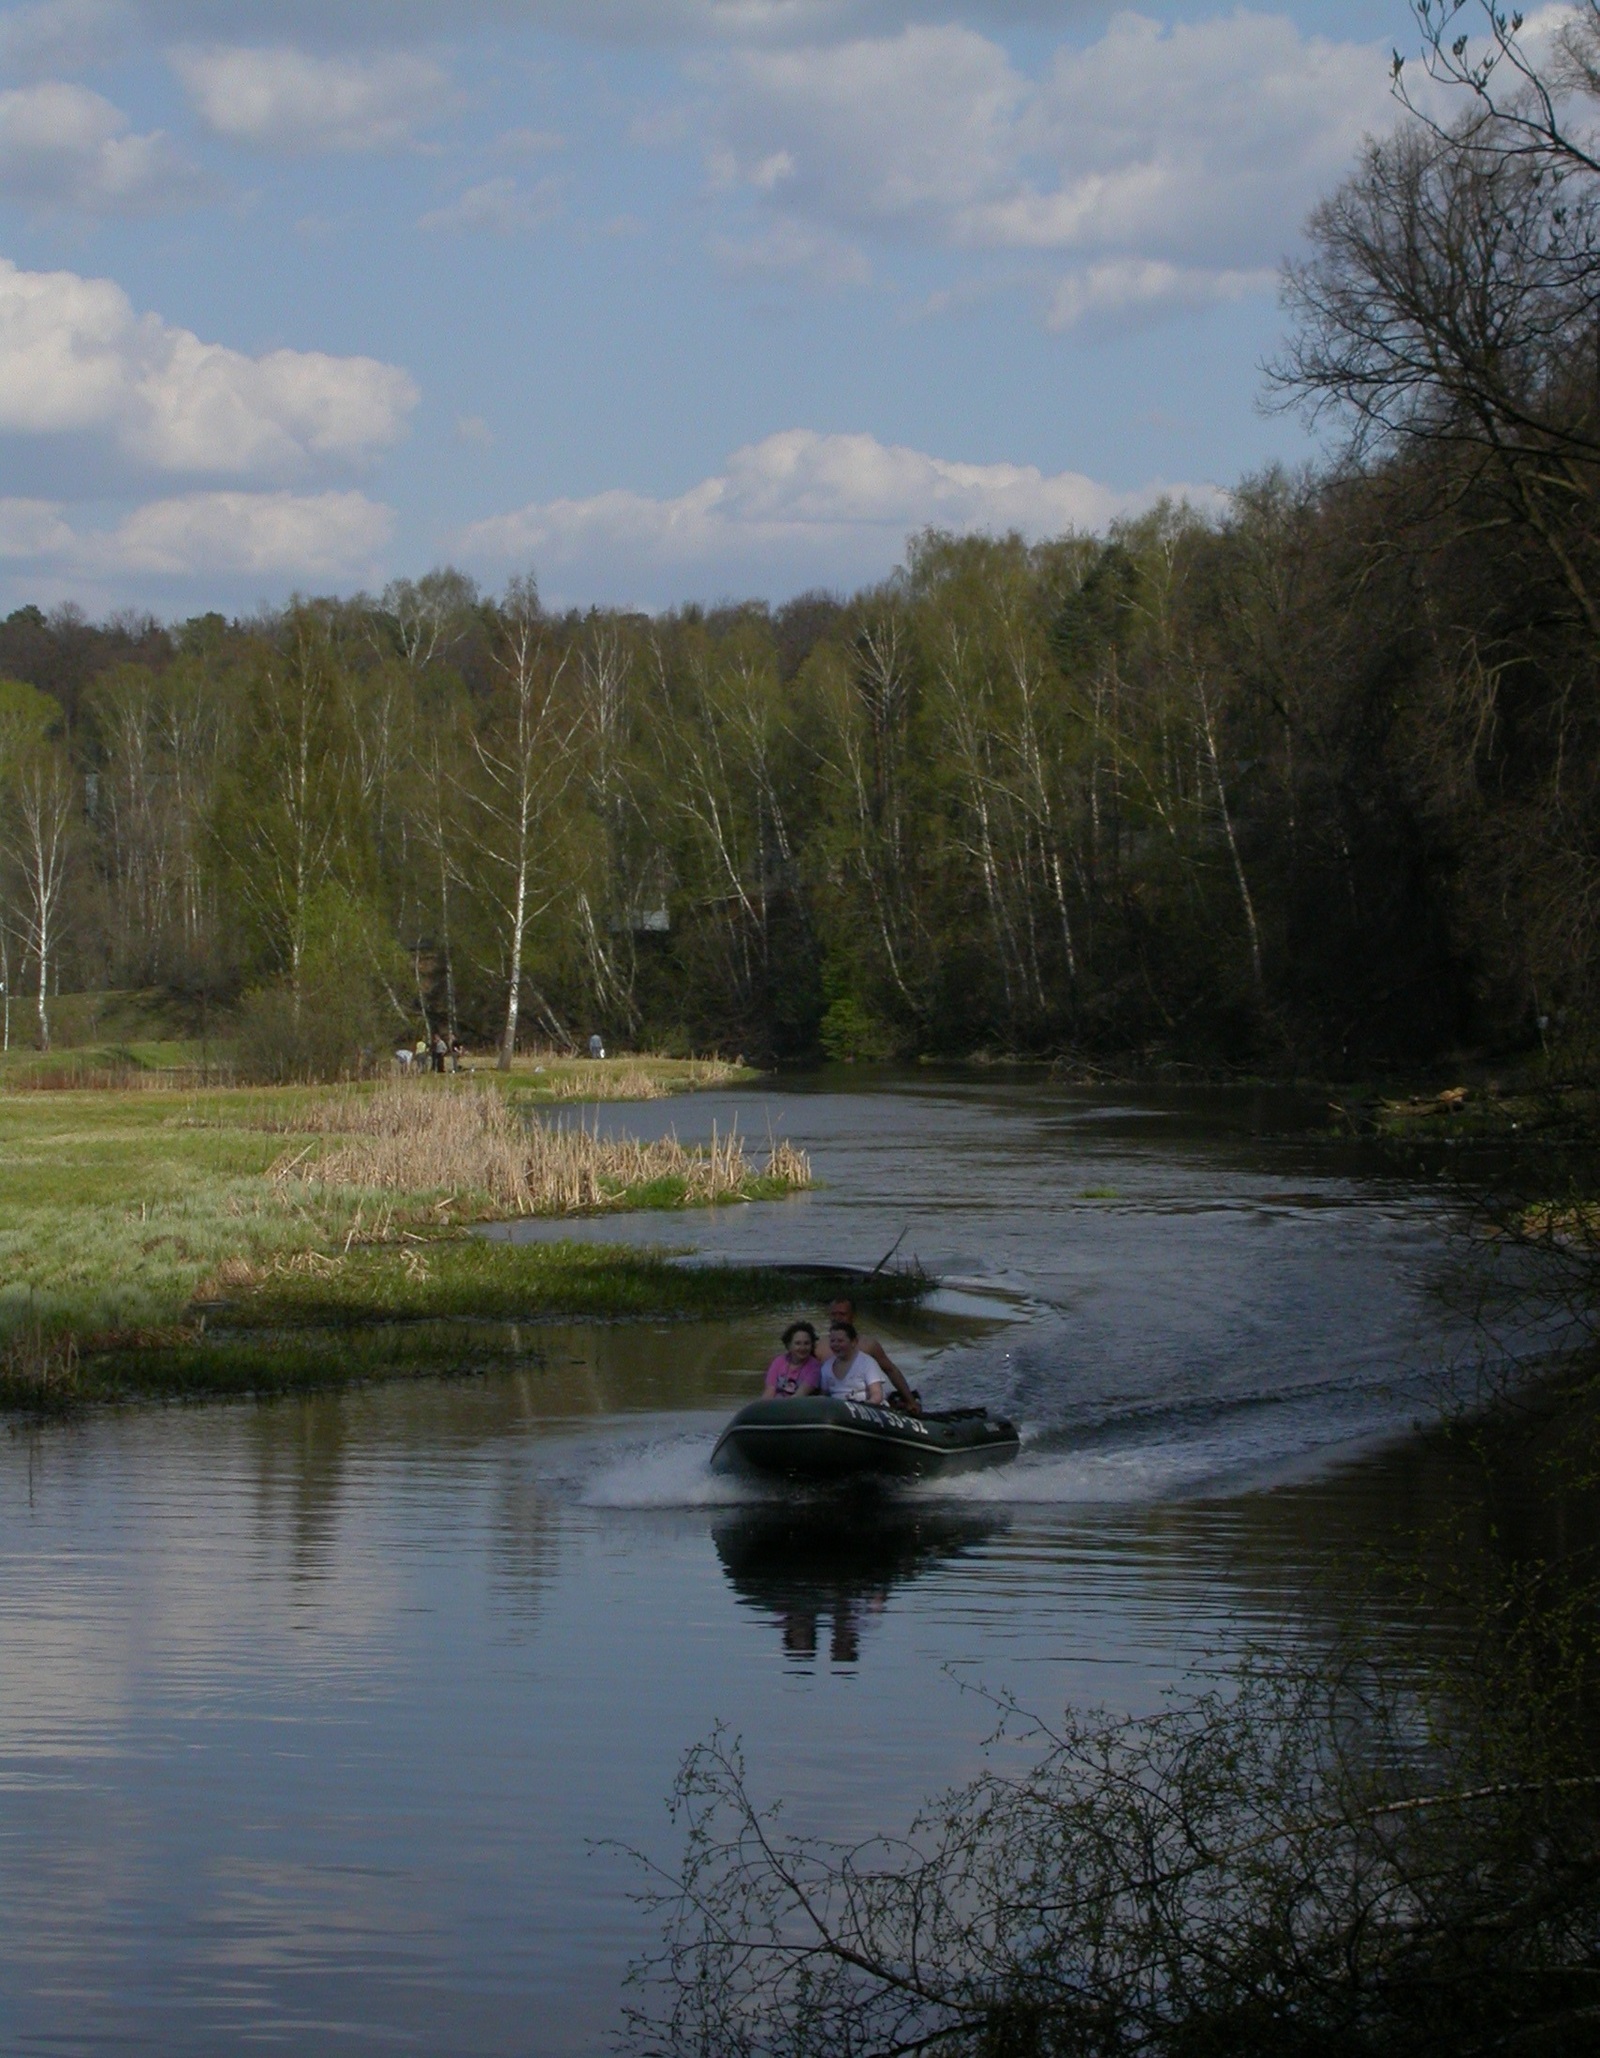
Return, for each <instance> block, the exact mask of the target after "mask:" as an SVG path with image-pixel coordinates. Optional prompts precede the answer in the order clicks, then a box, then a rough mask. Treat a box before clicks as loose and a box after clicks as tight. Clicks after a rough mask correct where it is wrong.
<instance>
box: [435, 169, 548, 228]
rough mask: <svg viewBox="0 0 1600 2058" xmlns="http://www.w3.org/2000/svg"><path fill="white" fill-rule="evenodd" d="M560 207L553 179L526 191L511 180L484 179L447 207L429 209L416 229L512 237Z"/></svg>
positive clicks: (546, 217) (535, 225)
mask: <svg viewBox="0 0 1600 2058" xmlns="http://www.w3.org/2000/svg"><path fill="white" fill-rule="evenodd" d="M560 204H561V190H560V187H559V185H558V184H557V182H556V181H555V180H554V179H541V180H540V181H539V183H538V185H536V186H534V187H532V188H530V189H529V190H528V191H527V192H524V191H523V189H522V188H521V187H520V186H519V185H518V184H517V182H516V180H515V179H508V178H496V179H485V180H484V181H483V183H482V184H481V185H478V186H469V187H468V188H467V190H466V192H465V193H463V194H462V195H461V196H460V197H459V198H458V199H456V200H452V201H450V202H449V204H448V205H447V206H444V207H435V208H431V209H430V210H429V211H428V213H426V214H425V215H423V216H422V218H421V220H420V221H419V222H418V223H417V227H418V228H419V229H425V230H427V231H429V232H430V233H435V234H446V235H472V234H475V233H479V232H482V231H485V230H487V231H488V232H489V233H490V234H491V235H496V236H516V235H520V234H521V233H522V232H523V231H524V230H527V229H534V228H537V227H538V225H539V224H540V222H544V221H548V220H549V219H550V217H551V215H553V214H555V213H556V212H557V210H558V208H559V207H560Z"/></svg>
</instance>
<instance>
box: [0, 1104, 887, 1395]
mask: <svg viewBox="0 0 1600 2058" xmlns="http://www.w3.org/2000/svg"><path fill="white" fill-rule="evenodd" d="M524 1083H525V1082H524V1081H522V1080H520V1079H519V1080H518V1081H517V1084H518V1085H519V1086H522V1085H523V1084H524ZM323 1091H325V1089H320V1088H285V1089H276V1090H264V1089H250V1088H237V1089H227V1090H207V1091H204V1092H196V1093H174V1092H164V1091H132V1092H82V1093H69V1092H61V1093H23V1094H14V1095H13V1094H0V1406H5V1405H12V1406H16V1405H30V1406H32V1405H37V1404H38V1403H39V1402H40V1401H41V1400H44V1401H48V1400H50V1399H51V1397H52V1395H53V1396H54V1398H55V1399H56V1400H57V1401H63V1400H67V1399H71V1398H73V1397H89V1398H93V1397H98V1396H109V1395H113V1394H117V1395H120V1394H130V1393H136V1392H139V1393H162V1394H173V1393H188V1392H195V1393H199V1392H214V1393H225V1392H241V1391H246V1390H278V1389H281V1388H283V1387H285V1386H300V1385H309V1384H330V1383H338V1382H339V1381H341V1380H344V1379H347V1378H351V1377H356V1378H364V1377H372V1376H377V1374H378V1372H379V1371H380V1370H386V1371H388V1372H391V1373H392V1372H394V1371H397V1370H398V1371H406V1370H412V1371H418V1370H434V1371H442V1370H452V1369H470V1367H471V1366H473V1365H477V1364H479V1363H480V1362H481V1361H482V1359H483V1357H484V1347H483V1341H482V1336H481V1329H482V1325H483V1324H484V1323H485V1322H486V1321H500V1322H504V1321H522V1320H530V1319H539V1320H545V1319H551V1318H553V1317H556V1316H563V1315H564V1316H571V1317H575V1318H579V1319H585V1320H587V1319H599V1318H603V1319H616V1318H628V1317H644V1316H653V1317H676V1316H699V1317H708V1316H716V1315H721V1314H728V1313H733V1312H743V1311H750V1310H753V1309H757V1308H763V1307H767V1306H774V1307H776V1306H781V1305H787V1304H789V1303H792V1302H793V1301H794V1300H795V1299H796V1297H797V1294H803V1293H805V1292H806V1291H808V1290H809V1289H808V1288H807V1287H806V1284H805V1282H797V1281H796V1280H795V1278H794V1277H793V1276H792V1275H789V1274H786V1273H767V1272H763V1271H761V1270H760V1269H759V1268H757V1269H751V1268H748V1267H732V1268H718V1269H710V1268H706V1269H701V1268H688V1267H682V1266H677V1265H674V1264H672V1263H671V1262H670V1261H669V1259H668V1258H667V1256H665V1255H664V1254H662V1253H661V1252H642V1253H641V1252H634V1251H623V1250H618V1249H613V1248H606V1247H601V1246H596V1245H590V1244H558V1245H551V1244H521V1245H518V1244H510V1243H506V1242H503V1241H500V1240H494V1239H489V1238H483V1237H473V1236H466V1235H462V1234H461V1233H460V1232H459V1231H458V1230H444V1229H442V1228H441V1220H440V1209H439V1206H438V1204H437V1197H436V1196H433V1195H424V1196H400V1197H397V1196H396V1195H394V1194H381V1195H380V1194H372V1193H362V1192H359V1191H344V1190H338V1189H331V1190H330V1189H327V1188H323V1187H319V1186H315V1185H303V1184H301V1182H299V1181H298V1180H294V1179H285V1180H278V1181H274V1180H273V1179H271V1178H270V1177H269V1176H268V1174H269V1171H270V1169H271V1167H272V1166H273V1165H274V1164H275V1163H277V1162H278V1161H280V1160H281V1159H282V1158H283V1156H284V1154H285V1153H286V1152H289V1153H292V1152H293V1151H294V1150H295V1148H296V1147H297V1145H298V1143H299V1141H300V1140H301V1139H302V1137H304V1140H306V1141H310V1140H311V1138H310V1137H309V1136H308V1135H306V1134H305V1132H297V1131H296V1129H295V1118H296V1113H297V1111H298V1110H300V1109H303V1108H304V1107H306V1106H307V1105H308V1103H309V1102H310V1101H311V1100H312V1099H313V1098H314V1097H315V1096H317V1095H318V1094H320V1093H322V1092H323ZM267 1123H271V1124H272V1125H274V1126H264V1124H267ZM771 1191H772V1192H773V1193H777V1192H781V1191H783V1189H782V1188H778V1187H775V1186H774V1187H773V1188H772V1189H771ZM752 1192H753V1194H754V1196H755V1197H766V1196H767V1194H768V1182H766V1181H764V1180H757V1181H755V1182H752ZM626 1198H627V1200H628V1201H629V1202H630V1203H631V1204H637V1205H645V1206H652V1207H656V1208H660V1209H672V1208H674V1207H677V1206H680V1205H681V1204H682V1201H683V1182H682V1181H681V1180H678V1179H667V1180H656V1181H653V1182H651V1184H650V1185H649V1186H648V1187H646V1188H644V1189H642V1190H640V1191H639V1192H637V1193H633V1194H630V1195H628V1196H627V1197H626ZM475 1212H478V1211H476V1210H474V1209H473V1207H472V1206H471V1205H470V1202H469V1203H468V1204H466V1205H460V1204H457V1205H456V1206H455V1214H456V1219H457V1221H458V1222H459V1220H460V1219H461V1218H462V1216H463V1215H465V1216H467V1217H469V1218H470V1217H471V1216H472V1215H473V1214H474V1213H475ZM375 1222H381V1223H382V1225H383V1228H384V1233H385V1236H386V1238H387V1239H388V1240H386V1241H383V1242H374V1243H363V1242H361V1241H359V1240H358V1239H359V1238H360V1237H361V1236H362V1235H363V1234H366V1233H368V1232H370V1230H371V1228H372V1226H373V1224H374V1223H375ZM835 1283H836V1282H835ZM828 1284H829V1282H827V1281H825V1280H824V1281H820V1282H815V1283H814V1289H815V1290H812V1291H811V1292H810V1297H811V1298H813V1299H816V1298H819V1297H820V1296H821V1295H822V1293H823V1292H824V1291H825V1290H826V1288H827V1286H828ZM880 1285H881V1287H882V1290H881V1291H880V1292H876V1293H875V1296H874V1297H875V1299H877V1300H879V1301H886V1300H892V1299H894V1298H897V1297H900V1298H904V1297H906V1296H908V1295H909V1296H910V1297H912V1298H914V1297H915V1295H916V1293H918V1292H920V1290H921V1288H920V1286H919V1285H918V1284H916V1283H915V1282H912V1283H911V1284H910V1285H896V1284H895V1283H894V1282H892V1281H891V1282H880ZM396 1323H404V1324H411V1325H414V1326H416V1327H417V1329H418V1331H419V1334H418V1335H416V1336H412V1337H409V1338H407V1339H405V1340H404V1342H403V1343H401V1344H399V1345H397V1344H396V1343H395V1341H394V1339H393V1337H392V1335H389V1334H387V1333H385V1334H380V1333H379V1332H380V1331H384V1332H386V1331H387V1330H388V1329H389V1328H390V1327H391V1326H392V1325H393V1324H396ZM441 1323H443V1324H447V1325H456V1328H455V1329H454V1330H452V1331H451V1332H450V1333H449V1334H448V1335H447V1334H445V1333H443V1332H442V1331H441V1332H437V1333H435V1334H433V1335H431V1336H424V1335H422V1334H421V1333H420V1332H421V1331H422V1330H423V1329H424V1328H425V1327H426V1326H427V1325H430V1324H432V1325H438V1324H441ZM464 1323H475V1324H477V1325H479V1331H480V1333H479V1334H478V1335H476V1336H472V1335H467V1334H465V1333H464V1332H462V1331H461V1329H460V1325H462V1324H464ZM219 1324H221V1325H222V1326H223V1327H224V1329H225V1330H226V1332H227V1333H226V1334H223V1335H218V1334H217V1333H216V1332H217V1329H218V1326H219ZM68 1339H70V1341H71V1343H72V1345H73V1347H74V1349H75V1351H76V1363H75V1366H74V1368H73V1370H72V1372H71V1373H70V1375H67V1374H62V1375H61V1376H59V1377H57V1376H56V1375H55V1374H54V1373H52V1374H51V1382H50V1384H49V1385H47V1386H46V1385H41V1381H40V1368H41V1366H42V1365H44V1363H45V1362H46V1360H47V1359H49V1361H50V1362H51V1363H54V1362H55V1360H54V1359H50V1356H49V1354H50V1352H51V1351H53V1350H56V1349H58V1347H59V1346H60V1345H61V1344H62V1343H63V1341H64V1340H68Z"/></svg>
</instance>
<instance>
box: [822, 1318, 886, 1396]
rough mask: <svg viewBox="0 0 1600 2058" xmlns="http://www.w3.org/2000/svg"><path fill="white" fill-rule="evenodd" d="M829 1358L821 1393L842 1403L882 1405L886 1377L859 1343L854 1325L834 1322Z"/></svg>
mask: <svg viewBox="0 0 1600 2058" xmlns="http://www.w3.org/2000/svg"><path fill="white" fill-rule="evenodd" d="M828 1350H829V1353H830V1355H829V1356H828V1358H827V1359H826V1361H825V1362H824V1364H823V1367H822V1391H823V1392H824V1393H831V1394H836V1395H837V1396H838V1398H839V1399H840V1400H842V1401H870V1402H872V1403H873V1405H874V1406H878V1407H881V1406H882V1404H883V1374H882V1372H881V1371H880V1370H879V1368H878V1366H877V1364H876V1362H875V1361H874V1360H873V1359H871V1358H869V1357H868V1356H867V1354H866V1352H865V1351H864V1350H862V1349H861V1348H860V1345H859V1344H858V1343H857V1341H856V1326H855V1324H854V1323H853V1322H835V1323H834V1324H833V1325H832V1326H831V1327H830V1328H829V1330H828Z"/></svg>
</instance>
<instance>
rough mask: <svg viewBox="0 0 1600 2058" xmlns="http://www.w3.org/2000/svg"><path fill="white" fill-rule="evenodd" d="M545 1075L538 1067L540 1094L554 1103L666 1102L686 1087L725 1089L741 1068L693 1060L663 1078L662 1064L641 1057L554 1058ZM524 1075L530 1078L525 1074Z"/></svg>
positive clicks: (717, 1061)
mask: <svg viewBox="0 0 1600 2058" xmlns="http://www.w3.org/2000/svg"><path fill="white" fill-rule="evenodd" d="M551 1063H552V1069H551V1070H550V1071H549V1072H548V1073H544V1076H543V1077H539V1074H540V1073H542V1072H543V1071H544V1068H543V1067H542V1066H536V1067H535V1068H534V1076H535V1077H537V1078H538V1087H537V1091H538V1092H539V1094H540V1095H541V1096H543V1097H545V1098H548V1099H550V1100H560V1101H566V1100H665V1099H666V1097H667V1095H668V1094H670V1093H677V1092H680V1091H682V1090H683V1089H684V1088H690V1087H705V1086H725V1085H726V1084H727V1083H728V1081H729V1080H730V1079H737V1078H738V1076H739V1067H738V1066H737V1065H730V1064H728V1063H727V1062H726V1061H725V1060H724V1059H722V1058H691V1059H687V1060H685V1061H684V1062H683V1063H682V1064H681V1065H680V1066H679V1067H678V1069H677V1070H676V1071H675V1072H673V1073H671V1074H668V1075H666V1076H663V1074H662V1072H661V1069H660V1067H659V1065H651V1064H650V1063H647V1062H646V1061H644V1060H642V1059H638V1058H578V1059H561V1060H555V1059H552V1061H551ZM523 1076H526V1074H524V1075H523Z"/></svg>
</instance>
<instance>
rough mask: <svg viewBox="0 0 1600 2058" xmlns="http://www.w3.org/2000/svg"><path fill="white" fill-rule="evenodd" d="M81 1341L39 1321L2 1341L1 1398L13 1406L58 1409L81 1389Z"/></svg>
mask: <svg viewBox="0 0 1600 2058" xmlns="http://www.w3.org/2000/svg"><path fill="white" fill-rule="evenodd" d="M78 1371H79V1364H78V1343H77V1339H76V1337H74V1336H72V1335H70V1334H66V1333H53V1332H51V1331H49V1330H47V1329H46V1328H45V1327H44V1325H43V1323H41V1322H39V1321H38V1320H34V1321H31V1322H29V1323H28V1324H27V1325H26V1326H25V1327H24V1328H23V1329H21V1330H19V1331H18V1332H17V1334H16V1335H14V1336H12V1337H10V1338H9V1339H8V1340H7V1341H6V1342H5V1343H4V1344H0V1400H3V1401H4V1402H6V1403H7V1404H8V1405H10V1406H12V1407H18V1406H21V1407H24V1408H42V1409H54V1408H64V1407H68V1406H70V1405H71V1403H72V1401H73V1400H74V1399H75V1397H76V1395H77V1392H78Z"/></svg>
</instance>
